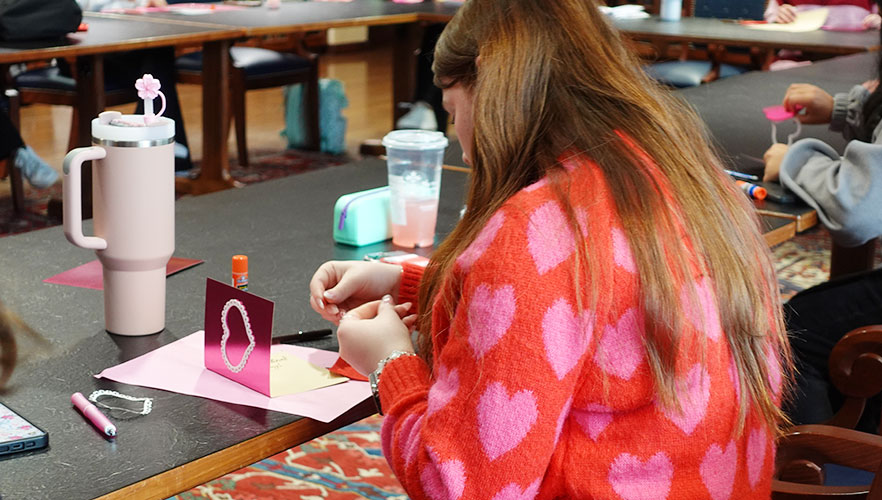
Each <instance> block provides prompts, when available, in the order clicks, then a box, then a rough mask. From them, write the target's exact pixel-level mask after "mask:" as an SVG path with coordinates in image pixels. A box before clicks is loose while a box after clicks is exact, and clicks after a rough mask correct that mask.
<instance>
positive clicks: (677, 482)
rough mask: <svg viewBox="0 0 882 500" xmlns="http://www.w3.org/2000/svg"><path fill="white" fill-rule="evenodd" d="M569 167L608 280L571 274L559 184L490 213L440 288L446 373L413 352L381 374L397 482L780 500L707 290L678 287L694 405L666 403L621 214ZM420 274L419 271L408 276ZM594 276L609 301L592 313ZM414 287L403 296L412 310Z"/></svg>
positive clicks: (432, 491) (581, 168) (686, 383)
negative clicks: (449, 300) (646, 340)
mask: <svg viewBox="0 0 882 500" xmlns="http://www.w3.org/2000/svg"><path fill="white" fill-rule="evenodd" d="M567 166H568V172H569V173H568V174H567V175H568V176H569V178H570V181H571V182H570V200H571V202H572V204H573V207H574V208H575V213H576V219H577V221H578V223H579V225H580V226H581V233H582V234H587V235H588V238H589V240H590V244H591V245H593V246H595V247H596V248H597V250H598V253H597V255H598V256H599V262H597V263H596V268H595V269H594V272H593V273H584V274H582V275H581V276H579V278H578V280H577V279H576V278H575V276H574V273H575V272H576V271H575V262H574V260H575V257H574V256H575V248H576V244H577V241H576V240H577V238H582V236H580V235H576V234H574V231H573V230H572V229H571V226H570V225H569V224H568V223H567V219H566V216H565V214H564V211H563V209H562V207H561V205H560V204H559V202H558V201H556V198H555V196H554V195H553V193H552V191H551V189H550V187H549V186H550V185H549V184H548V183H547V181H546V180H542V181H539V182H538V183H536V184H534V185H531V186H529V187H527V188H525V189H523V190H522V191H521V192H519V193H517V194H516V195H515V196H513V197H512V198H511V199H510V200H508V201H507V202H506V203H505V204H504V206H503V207H502V208H501V209H500V210H499V211H498V212H497V213H496V214H494V215H493V217H492V218H491V219H490V220H489V222H488V223H487V225H486V227H485V228H484V229H483V230H482V232H481V233H480V235H479V236H478V237H477V238H476V240H475V241H474V242H473V243H472V245H471V246H470V247H469V248H468V249H467V250H466V251H465V252H464V253H463V254H462V255H461V256H459V258H458V259H457V262H456V266H455V269H454V271H453V275H452V276H451V279H448V280H446V282H445V284H444V287H445V290H444V291H442V294H448V295H445V296H453V297H456V298H455V299H454V300H456V306H455V309H454V314H453V317H452V318H450V319H448V317H447V314H446V313H445V311H444V308H443V307H440V306H438V305H436V307H435V308H434V310H433V321H432V331H433V334H434V358H433V363H434V366H433V367H432V368H433V370H432V371H431V373H432V374H431V375H430V370H429V367H428V366H427V365H426V364H425V362H423V361H422V360H421V359H420V358H417V357H414V356H406V357H400V358H397V359H395V360H393V361H391V362H389V363H388V364H387V365H386V366H385V368H384V370H383V373H382V376H381V377H380V386H379V390H380V398H381V403H382V406H383V408H384V410H385V412H386V415H387V416H386V420H385V422H384V423H383V431H382V444H383V450H384V453H385V455H386V458H387V460H388V461H389V463H390V464H391V466H392V468H393V470H394V471H395V474H396V475H397V477H398V478H399V480H400V481H401V483H402V484H403V485H404V487H405V489H406V490H407V492H408V494H410V495H411V497H412V498H416V499H424V498H425V499H432V500H441V499H444V500H455V499H459V498H463V499H465V498H469V499H471V498H486V499H494V500H503V499H531V498H534V497H535V498H623V499H628V500H635V499H650V498H651V499H663V498H670V499H678V500H682V499H692V498H712V499H714V500H723V499H728V498H732V499H745V498H769V496H770V486H771V474H772V463H773V458H774V457H773V454H774V448H773V446H772V444H773V441H772V435H771V433H770V432H769V431H768V430H767V429H766V427H765V426H764V425H763V424H762V423H760V421H759V420H758V419H756V418H753V417H749V420H748V422H747V426H746V427H745V430H744V431H743V432H742V433H741V434H739V435H736V434H735V433H734V431H733V429H734V427H735V425H736V420H737V397H738V394H737V390H738V389H737V384H735V383H734V377H735V376H736V375H735V370H734V361H733V358H732V354H731V352H730V350H729V347H728V344H727V341H726V337H725V335H724V334H723V332H722V331H721V328H720V323H719V314H718V312H717V309H716V305H715V302H716V301H715V299H714V296H713V288H712V286H711V284H710V282H709V280H708V279H707V278H705V277H698V278H696V279H695V281H694V282H691V283H688V284H686V285H684V286H683V287H682V290H683V292H682V296H681V300H682V303H683V307H684V313H685V315H686V317H687V318H688V320H689V321H688V323H689V324H688V325H687V326H686V331H684V332H683V344H682V349H681V351H680V352H681V355H680V362H678V367H677V373H678V379H679V383H678V385H679V387H680V392H679V399H680V402H681V406H682V411H676V410H671V409H665V408H661V407H660V406H659V405H658V404H656V395H655V393H654V389H653V382H652V377H651V374H650V370H649V364H648V362H647V360H646V355H645V352H644V349H643V345H642V335H643V333H642V328H643V321H642V313H641V310H640V308H639V307H638V304H639V296H640V289H639V285H638V280H637V276H636V274H635V264H634V261H633V260H632V256H631V250H630V248H629V246H628V243H627V239H626V238H625V236H624V232H623V231H622V229H621V221H620V219H619V218H618V216H617V215H616V210H615V208H614V204H613V202H612V199H611V197H610V195H609V192H608V190H607V188H606V184H605V182H604V180H603V177H602V175H601V173H600V171H599V169H597V168H596V167H595V166H593V165H592V164H591V163H589V162H587V161H582V162H581V163H579V164H575V163H571V164H569V165H567ZM420 271H421V269H420V268H418V267H415V266H413V267H411V266H406V267H405V272H404V283H405V284H408V283H411V284H412V283H415V282H416V281H418V279H419V273H420ZM589 279H592V280H595V281H596V285H595V286H597V287H598V288H597V289H598V290H599V291H600V293H599V295H600V296H599V297H597V300H596V302H595V301H593V300H591V299H589V301H587V302H586V303H585V306H584V308H580V307H579V305H578V304H579V303H580V302H583V301H580V300H579V298H578V296H579V294H578V293H577V291H578V287H588V286H589V284H588V283H587V281H588V280H589ZM687 286H691V287H695V288H694V290H695V292H696V293H689V292H688V291H687V290H686V287H687ZM402 288H403V292H402V296H401V297H400V300H402V301H404V300H408V301H411V300H414V296H413V292H414V290H415V288H414V287H410V286H404V287H402ZM583 289H586V288H583ZM696 301H698V302H700V303H698V304H696V303H695V302H696ZM588 302H590V303H588ZM589 306H592V307H593V309H592V310H589ZM580 310H581V312H580ZM699 344H704V345H705V353H704V357H703V358H701V356H700V355H699V354H697V353H698V346H699ZM777 373H780V372H778V371H775V370H773V374H777ZM774 383H775V386H777V387H780V380H776V381H774Z"/></svg>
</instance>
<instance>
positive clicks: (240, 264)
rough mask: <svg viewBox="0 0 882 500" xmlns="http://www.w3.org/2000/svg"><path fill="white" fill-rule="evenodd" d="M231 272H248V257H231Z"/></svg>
mask: <svg viewBox="0 0 882 500" xmlns="http://www.w3.org/2000/svg"><path fill="white" fill-rule="evenodd" d="M233 272H234V273H247V272H248V256H247V255H234V256H233Z"/></svg>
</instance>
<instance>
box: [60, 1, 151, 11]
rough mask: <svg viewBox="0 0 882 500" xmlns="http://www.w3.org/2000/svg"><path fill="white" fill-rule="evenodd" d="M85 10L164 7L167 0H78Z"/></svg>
mask: <svg viewBox="0 0 882 500" xmlns="http://www.w3.org/2000/svg"><path fill="white" fill-rule="evenodd" d="M77 3H78V4H80V8H81V9H83V11H88V12H98V11H101V10H104V9H131V8H134V7H163V6H165V5H167V3H166V0H77Z"/></svg>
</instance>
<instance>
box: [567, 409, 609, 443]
mask: <svg viewBox="0 0 882 500" xmlns="http://www.w3.org/2000/svg"><path fill="white" fill-rule="evenodd" d="M612 411H613V410H612V408H608V407H606V406H603V405H599V404H595V403H589V404H588V406H586V407H585V408H584V409H582V410H576V411H574V412H573V416H574V417H575V418H576V422H577V423H578V424H579V427H581V428H582V430H583V431H585V434H588V437H590V438H591V440H592V441H597V437H598V436H600V434H601V433H602V432H603V430H604V429H606V426H608V425H609V424H610V423H611V422H612V421H613V413H612Z"/></svg>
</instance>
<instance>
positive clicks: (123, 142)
mask: <svg viewBox="0 0 882 500" xmlns="http://www.w3.org/2000/svg"><path fill="white" fill-rule="evenodd" d="M174 140H175V121H174V120H172V119H171V118H166V117H164V116H160V117H156V118H155V121H153V123H151V124H150V125H145V124H144V117H143V115H124V114H122V113H120V112H118V111H105V112H103V113H101V114H99V115H98V118H95V119H94V120H92V142H93V143H95V144H98V145H103V146H117V147H141V148H143V147H151V146H162V145H164V144H171V143H172V142H174Z"/></svg>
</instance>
